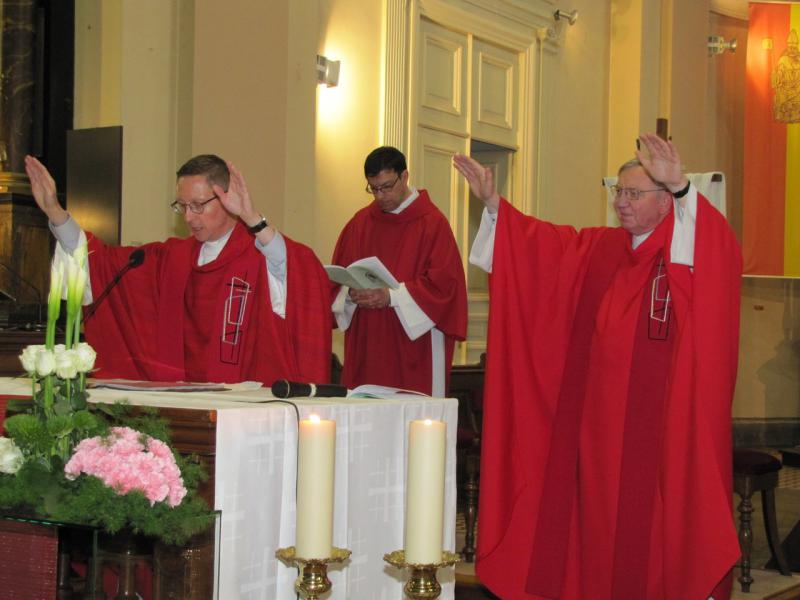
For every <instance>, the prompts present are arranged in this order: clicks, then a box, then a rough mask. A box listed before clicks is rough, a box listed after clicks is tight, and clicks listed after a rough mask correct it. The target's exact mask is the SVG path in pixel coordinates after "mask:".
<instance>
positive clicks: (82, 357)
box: [75, 342, 97, 373]
mask: <svg viewBox="0 0 800 600" xmlns="http://www.w3.org/2000/svg"><path fill="white" fill-rule="evenodd" d="M75 354H76V356H77V360H76V364H77V367H78V373H88V372H89V371H91V370H92V369H94V361H95V359H96V358H97V353H96V352H95V351H94V348H92V347H91V346H90V345H89V344H87V343H86V342H81V343H80V344H78V345H77V346H76V347H75Z"/></svg>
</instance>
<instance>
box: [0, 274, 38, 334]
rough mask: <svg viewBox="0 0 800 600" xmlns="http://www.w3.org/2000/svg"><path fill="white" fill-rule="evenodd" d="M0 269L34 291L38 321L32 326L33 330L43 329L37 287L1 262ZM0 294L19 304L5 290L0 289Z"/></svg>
mask: <svg viewBox="0 0 800 600" xmlns="http://www.w3.org/2000/svg"><path fill="white" fill-rule="evenodd" d="M0 267H3V268H4V269H5V270H6V271H8V272H9V273H11V275H13V276H14V277H16V279H17V280H18V281H21V282H22V283H24V284H25V285H27V286H28V287H29V288H31V289H32V290H33V291H34V293H35V294H36V303H37V304H38V306H39V319H38V321H37V322H36V324H35V325H34V328H35V329H43V328H44V327H45V323H44V322H43V321H42V293H41V292H40V291H39V288H37V287H36V286H35V285H33V284H32V283H31V282H30V281H28V280H27V279H25V278H24V277H23V276H22V275H20V274H19V273H17V272H16V271H15V270H14V269H12V268H11V267H9V266H8V265H7V264H5V263H3V262H0ZM0 292H3V293H4V294H5V295H6V296H8V297H9V298H10V299H11V300H12V301H13V302H14V303H15V304H19V301H18V300H17V299H16V298H15V297H14V296H12V295H11V294H9V293H8V292H7V291H6V290H3V289H0Z"/></svg>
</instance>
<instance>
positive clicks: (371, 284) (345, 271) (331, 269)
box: [325, 256, 400, 290]
mask: <svg viewBox="0 0 800 600" xmlns="http://www.w3.org/2000/svg"><path fill="white" fill-rule="evenodd" d="M325 272H326V273H327V274H328V279H330V280H331V281H333V282H335V283H338V284H340V285H346V286H348V287H351V288H353V289H356V290H372V289H376V288H383V287H388V288H392V289H393V290H396V289H397V288H398V287H400V283H399V282H398V281H397V279H395V278H394V275H392V274H391V272H390V271H389V269H387V268H386V265H384V264H383V263H382V262H381V259H379V258H378V257H377V256H368V257H367V258H362V259H360V260H357V261H355V262H352V263H350V264H349V265H348V266H346V267H342V266H339V265H325Z"/></svg>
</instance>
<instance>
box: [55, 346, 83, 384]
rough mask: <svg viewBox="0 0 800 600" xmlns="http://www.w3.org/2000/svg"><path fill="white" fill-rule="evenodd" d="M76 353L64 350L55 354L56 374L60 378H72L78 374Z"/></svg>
mask: <svg viewBox="0 0 800 600" xmlns="http://www.w3.org/2000/svg"><path fill="white" fill-rule="evenodd" d="M77 363H78V353H77V352H75V350H64V351H63V352H61V353H60V354H57V355H56V375H58V376H59V377H60V378H61V379H74V378H75V377H76V376H77V375H78V364H77Z"/></svg>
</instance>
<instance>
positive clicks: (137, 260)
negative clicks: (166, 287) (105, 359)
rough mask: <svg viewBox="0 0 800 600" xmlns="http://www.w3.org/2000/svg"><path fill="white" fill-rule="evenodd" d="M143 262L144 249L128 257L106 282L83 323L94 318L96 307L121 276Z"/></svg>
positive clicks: (139, 249)
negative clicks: (122, 265)
mask: <svg viewBox="0 0 800 600" xmlns="http://www.w3.org/2000/svg"><path fill="white" fill-rule="evenodd" d="M143 262H144V248H136V249H135V250H134V251H133V252H131V253H130V254H129V255H128V262H127V263H125V266H124V267H122V268H121V269H120V270H119V271H117V274H116V275H114V278H113V279H112V280H111V281H109V282H108V285H107V286H106V287H105V288H104V289H103V291H102V292H101V293H100V295H99V296H98V297H97V300H95V301H94V302H93V303H92V305H91V306H90V307H89V309H88V310H87V311H86V316H85V317H84V319H83V322H84V323H86V321H88V320H89V319H90V318H92V317H93V316H94V313H95V312H97V307H98V306H100V303H101V302H102V301H103V300H105V299H106V296H108V295H109V294H110V293H111V290H113V289H114V288H115V287H116V285H117V284H118V283H119V280H120V279H122V276H123V275H125V273H127V272H128V271H130V270H131V269H135V268H136V267H138V266H140V265H141V264H142V263H143Z"/></svg>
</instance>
